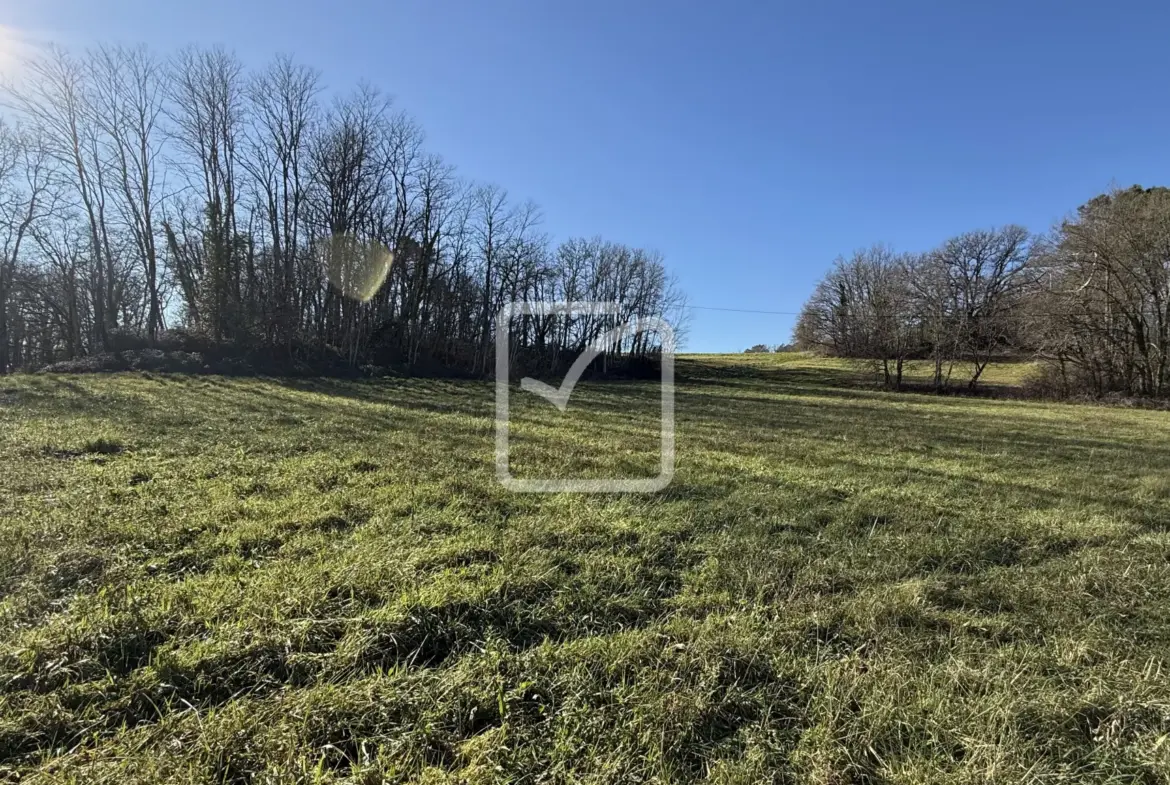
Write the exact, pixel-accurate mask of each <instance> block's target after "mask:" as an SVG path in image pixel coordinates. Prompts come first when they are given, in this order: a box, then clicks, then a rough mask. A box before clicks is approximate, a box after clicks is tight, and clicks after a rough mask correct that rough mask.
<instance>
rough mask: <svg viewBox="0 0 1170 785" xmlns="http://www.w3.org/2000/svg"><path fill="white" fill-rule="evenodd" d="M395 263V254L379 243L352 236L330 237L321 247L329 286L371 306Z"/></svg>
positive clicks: (338, 235)
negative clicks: (371, 301)
mask: <svg viewBox="0 0 1170 785" xmlns="http://www.w3.org/2000/svg"><path fill="white" fill-rule="evenodd" d="M393 263H394V254H393V253H391V252H390V249H388V248H387V247H386V246H384V245H382V244H381V243H379V242H365V241H362V240H359V239H357V238H356V237H353V236H352V235H348V234H337V235H334V236H333V237H330V238H329V239H328V240H326V241H325V242H324V243H322V247H321V264H322V266H323V267H324V268H325V275H326V277H327V278H328V279H329V283H331V284H333V287H334V288H335V289H337V290H338V291H339V292H341V293H342V294H343V295H345V296H346V297H349V298H350V299H352V300H357V301H359V302H363V303H368V302H369V301H370V300H372V299H373V297H374V295H376V294H377V293H378V290H379V289H381V288H382V284H384V283H385V282H386V276H387V275H389V274H390V267H391V265H392V264H393Z"/></svg>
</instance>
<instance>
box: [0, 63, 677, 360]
mask: <svg viewBox="0 0 1170 785" xmlns="http://www.w3.org/2000/svg"><path fill="white" fill-rule="evenodd" d="M3 105H4V110H5V111H4V116H3V117H0V373H5V372H10V371H14V370H20V369H31V368H36V367H39V366H43V365H45V364H49V363H53V362H56V361H60V360H68V359H72V358H78V357H86V356H92V355H100V354H102V353H107V352H111V351H114V350H118V349H121V348H126V347H156V346H176V345H179V346H187V347H190V346H198V347H205V348H208V349H209V350H217V349H220V350H230V349H236V350H241V351H242V350H248V351H251V352H252V353H253V354H257V353H259V354H263V355H265V356H268V357H278V358H284V359H286V360H288V361H290V362H292V361H306V362H311V361H312V360H313V358H321V357H328V358H332V359H333V360H336V361H339V362H343V363H345V364H347V365H350V366H360V365H378V366H395V367H401V368H406V369H413V370H425V369H436V368H445V369H451V370H456V371H460V372H465V373H473V374H487V373H489V372H490V369H491V368H492V367H493V362H494V354H493V353H494V346H495V333H496V330H497V329H500V328H501V325H497V324H496V315H497V314H498V313H499V311H500V309H501V308H502V306H503V305H504V304H505V303H507V302H509V301H518V300H569V301H608V302H618V303H620V304H621V308H622V313H621V314H618V315H606V316H604V317H603V316H590V315H589V314H583V315H574V316H571V317H570V316H565V315H559V316H558V315H547V316H539V315H537V316H531V317H525V319H524V320H522V323H519V324H517V325H513V328H514V329H513V330H512V332H511V335H512V345H513V349H512V351H513V353H514V355H515V356H517V357H523V358H526V360H527V361H529V362H537V363H540V364H542V365H543V364H547V365H548V366H549V368H550V369H552V368H554V367H556V366H557V365H558V364H560V363H561V361H562V358H563V357H565V356H568V355H569V354H571V353H573V352H576V351H579V350H580V349H581V348H583V347H584V346H586V345H587V344H589V343H590V342H592V341H594V340H596V339H597V338H598V337H599V336H601V335H603V334H605V332H606V331H607V329H608V328H609V327H611V326H612V323H614V322H617V321H618V320H619V319H624V320H629V319H630V318H633V317H637V316H650V315H664V316H666V317H667V318H668V319H670V320H672V321H676V322H678V321H681V316H682V315H683V310H682V306H683V296H682V294H681V292H680V290H679V288H678V286H677V285H676V283H675V281H674V279H673V277H672V276H671V275H670V274H669V272H668V271H667V269H666V267H665V264H664V262H663V259H662V258H661V257H660V256H659V255H658V254H656V253H654V252H651V251H646V250H643V249H639V248H631V247H628V246H626V245H623V244H620V243H615V242H609V241H605V240H602V239H599V238H593V239H571V240H568V241H565V242H562V243H560V244H554V243H553V242H552V241H551V240H550V238H549V237H548V236H547V235H546V234H545V233H543V232H542V231H541V229H540V225H541V213H540V210H539V209H538V208H537V207H536V206H535V205H534V204H532V203H531V202H523V201H517V200H516V199H514V198H513V197H512V196H511V195H509V194H508V193H507V191H505V190H504V189H503V188H501V187H498V186H494V185H483V184H476V183H472V182H468V181H466V180H464V179H462V178H461V177H459V175H458V174H457V172H456V170H455V169H454V167H453V166H452V165H451V164H449V163H448V162H446V161H445V160H444V159H443V158H441V157H440V156H439V155H437V154H435V153H433V152H430V151H428V150H427V149H426V147H425V145H424V137H423V133H422V130H421V128H420V127H419V126H418V124H417V123H416V122H415V121H414V120H412V119H411V118H410V117H409V116H408V115H407V114H405V113H404V112H402V111H400V110H398V109H397V108H396V107H395V106H394V105H393V104H392V102H391V101H390V100H389V99H388V98H387V97H386V96H385V95H384V94H383V93H381V92H380V91H379V90H377V89H376V88H373V87H370V86H359V87H356V88H354V89H352V90H350V91H348V92H344V93H337V94H335V95H333V96H332V97H327V95H326V91H325V89H324V83H323V81H322V76H321V74H320V73H319V72H318V71H316V70H315V69H313V68H311V67H309V66H306V65H303V64H300V63H297V62H296V61H294V60H293V59H291V58H288V57H277V58H275V59H274V60H273V61H272V62H271V63H270V64H268V65H267V66H266V67H264V68H261V69H259V70H256V71H249V70H247V69H245V68H244V66H243V65H242V64H241V62H240V61H239V60H238V59H237V58H236V57H235V56H234V55H233V54H231V53H229V52H227V51H224V50H222V49H216V48H189V49H185V50H183V51H181V52H178V53H177V54H175V55H173V56H168V57H163V56H159V55H157V54H155V53H154V52H152V51H150V50H149V49H147V48H146V47H119V46H102V47H98V48H96V49H94V50H91V51H86V52H84V53H80V54H74V53H70V52H69V51H66V50H64V49H60V48H51V49H48V50H46V51H45V52H43V53H41V54H38V55H37V56H35V57H33V58H32V59H30V60H29V61H28V62H26V63H25V64H24V65H23V67H22V69H21V72H20V76H19V80H18V81H15V82H13V83H10V84H7V85H5V86H4V91H3ZM176 336H179V338H180V339H181V340H177V339H176ZM660 348H661V347H660V341H659V340H658V339H656V338H655V337H654V336H636V335H629V336H624V337H623V338H622V339H621V340H619V341H617V342H611V344H610V345H609V346H608V347H607V351H606V357H607V359H608V360H609V361H611V362H620V361H622V360H623V359H624V360H639V359H647V358H651V359H652V358H653V357H654V356H655V354H656V353H657V352H658V351H659V350H660Z"/></svg>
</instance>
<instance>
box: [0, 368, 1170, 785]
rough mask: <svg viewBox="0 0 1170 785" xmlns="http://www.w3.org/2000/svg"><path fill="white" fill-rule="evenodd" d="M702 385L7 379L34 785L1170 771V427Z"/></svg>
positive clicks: (6, 496) (5, 719) (1010, 778)
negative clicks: (620, 482) (535, 488)
mask: <svg viewBox="0 0 1170 785" xmlns="http://www.w3.org/2000/svg"><path fill="white" fill-rule="evenodd" d="M995 373H999V374H1002V375H1003V378H1005V379H1010V378H1015V376H1018V375H1019V373H1020V371H1018V369H1012V368H1001V369H996V370H995ZM679 376H680V383H679V390H678V396H677V405H678V470H677V474H676V477H675V480H674V482H673V484H672V485H671V486H670V487H669V488H668V489H667V490H666V491H664V492H662V493H660V494H657V495H653V496H573V495H539V494H514V493H510V492H508V491H506V490H504V489H503V488H502V487H500V486H499V485H498V484H497V483H496V481H495V474H494V468H493V465H492V455H493V424H492V419H491V418H492V415H493V397H492V387H491V385H489V384H484V383H478V382H447V381H433V380H400V381H368V382H343V381H330V380H319V381H305V382H280V381H272V380H229V379H221V378H215V377H192V378H187V377H173V376H148V375H116V376H86V377H65V376H32V377H14V378H10V379H4V380H0V429H2V431H0V432H2V433H3V441H2V443H0V521H3V523H2V533H3V536H4V540H5V543H4V546H5V547H3V548H2V549H0V596H2V597H3V599H2V601H0V781H4V779H5V776H7V777H8V779H9V780H11V781H17V780H19V781H20V782H22V783H28V782H73V783H118V784H119V785H121V784H122V783H145V782H172V783H253V782H254V783H292V782H316V783H340V782H346V783H362V784H365V783H376V782H381V781H390V782H398V781H404V782H428V783H457V782H499V783H504V782H518V781H522V782H594V783H603V782H614V783H628V782H639V781H641V782H696V781H710V782H719V783H749V782H751V783H754V782H773V781H774V782H793V783H825V784H826V785H829V784H833V785H838V784H843V783H920V782H938V781H946V782H969V783H983V782H1028V781H1035V782H1117V783H1129V782H1164V781H1167V779H1168V778H1170V670H1168V669H1167V663H1166V658H1167V655H1168V652H1170V449H1168V447H1167V444H1168V437H1170V414H1166V413H1161V412H1151V411H1138V410H1121V409H1108V408H1098V407H1091V406H1084V405H1060V404H1039V403H1027V402H1018V401H1006V400H987V399H965V398H957V397H941V398H940V397H933V396H927V395H917V394H903V395H897V394H892V393H886V392H882V391H879V390H877V389H873V388H872V387H866V386H864V385H861V386H859V385H858V384H857V383H856V379H857V376H856V373H855V371H854V369H851V368H849V367H847V366H844V365H841V364H837V363H833V362H829V361H820V360H812V359H809V358H807V357H803V356H799V355H792V356H770V357H767V358H743V357H738V356H737V357H734V358H732V357H722V358H720V357H692V358H684V359H682V360H680V364H679ZM656 396H657V389H656V388H655V387H654V385H650V384H643V383H610V384H582V385H581V386H580V387H579V388H578V390H577V392H576V393H575V394H574V396H573V400H572V404H571V405H570V408H569V411H568V412H567V413H566V414H565V415H561V414H559V413H558V412H557V411H556V410H555V409H553V408H552V407H551V406H549V405H547V404H545V403H544V402H542V401H540V400H539V399H536V398H535V397H534V396H531V395H529V394H527V393H520V392H519V391H516V392H514V393H513V402H514V405H515V407H516V413H515V417H514V419H515V423H514V426H513V427H514V431H515V436H514V438H515V441H516V451H517V454H516V457H515V469H516V472H517V475H518V476H537V473H542V474H544V475H546V476H565V477H568V476H592V477H602V476H606V475H608V474H612V473H613V472H614V470H615V467H618V468H619V469H620V470H621V471H622V472H624V473H627V474H631V475H637V476H644V475H646V474H652V473H653V467H654V464H655V460H656V457H657V456H656V455H655V454H654V450H655V449H656V445H657V428H658V420H657V412H658V400H657V397H656Z"/></svg>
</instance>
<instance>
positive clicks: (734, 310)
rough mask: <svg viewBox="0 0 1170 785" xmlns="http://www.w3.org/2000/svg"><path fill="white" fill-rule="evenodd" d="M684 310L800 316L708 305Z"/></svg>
mask: <svg viewBox="0 0 1170 785" xmlns="http://www.w3.org/2000/svg"><path fill="white" fill-rule="evenodd" d="M683 307H684V308H692V309H694V310H696V311H728V312H730V313H766V314H771V315H773V316H800V314H799V313H797V312H796V311H756V310H752V309H750V308H715V307H713V306H709V305H684V306H683Z"/></svg>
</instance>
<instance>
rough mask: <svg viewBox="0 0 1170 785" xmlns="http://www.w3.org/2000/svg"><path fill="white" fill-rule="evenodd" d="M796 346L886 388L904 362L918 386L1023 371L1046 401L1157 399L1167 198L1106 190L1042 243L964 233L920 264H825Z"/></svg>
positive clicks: (1169, 357)
mask: <svg viewBox="0 0 1170 785" xmlns="http://www.w3.org/2000/svg"><path fill="white" fill-rule="evenodd" d="M794 337H795V340H796V342H797V343H798V345H799V346H800V347H801V348H803V349H806V350H814V351H818V352H823V353H826V354H831V355H834V356H839V357H851V358H860V359H865V360H869V361H872V362H873V363H875V364H876V365H877V367H878V368H879V369H880V372H881V374H882V376H883V378H884V380H885V382H886V383H887V384H888V385H890V386H891V387H895V388H901V387H902V386H903V370H904V367H905V364H906V362H907V361H908V360H911V359H920V360H921V359H928V360H930V361H931V365H932V367H933V375H932V386H933V387H934V388H935V389H938V390H941V389H943V388H946V387H948V386H951V385H952V371H953V370H954V369H955V367H956V366H958V365H962V366H964V367H965V368H966V369H967V370H968V371H969V373H966V374H963V378H964V379H965V381H964V382H961V383H965V384H966V386H968V387H970V388H972V389H973V388H975V387H976V386H977V385H978V383H979V379H980V377H981V375H982V374H983V371H984V369H985V368H986V367H987V365H988V363H989V362H991V361H992V360H994V359H999V358H1020V357H1027V358H1035V359H1037V360H1040V361H1041V362H1042V364H1043V368H1044V373H1043V377H1042V379H1041V380H1040V381H1041V383H1042V384H1043V386H1044V387H1045V389H1046V391H1048V392H1051V393H1055V394H1059V395H1066V396H1067V395H1093V396H1101V395H1106V394H1111V393H1117V394H1123V395H1127V396H1138V397H1166V396H1167V395H1168V394H1170V190H1168V189H1166V188H1161V187H1158V188H1142V187H1140V186H1134V187H1132V188H1128V189H1124V190H1122V189H1115V190H1113V191H1111V192H1109V193H1105V194H1102V195H1100V196H1098V197H1096V198H1094V199H1092V200H1091V201H1089V202H1088V203H1087V204H1085V205H1083V206H1081V207H1080V208H1078V209H1077V211H1076V213H1075V215H1072V216H1070V217H1069V218H1067V219H1066V220H1064V221H1062V222H1061V223H1060V225H1059V226H1057V227H1055V228H1054V229H1053V230H1051V231H1050V232H1048V233H1046V234H1031V233H1029V232H1028V231H1027V230H1026V229H1024V228H1022V227H1020V226H1006V227H1002V228H997V229H988V230H978V231H972V232H966V233H964V234H961V235H959V236H957V237H953V238H951V239H949V240H947V241H945V242H944V243H942V244H941V245H940V246H938V247H937V248H934V249H932V250H930V251H927V252H924V253H896V252H894V251H893V250H892V249H890V248H888V247H886V246H881V245H877V246H873V247H871V248H867V249H863V250H859V251H857V252H855V253H853V254H852V255H851V256H850V257H848V258H839V259H837V260H836V262H835V263H834V264H833V267H832V268H831V269H830V270H829V272H828V273H827V274H826V275H825V277H824V278H823V279H822V280H821V281H820V283H819V284H818V285H817V287H816V289H815V290H814V292H813V294H812V296H811V297H810V298H809V300H808V301H807V302H806V303H805V305H804V307H803V309H802V311H801V314H800V316H799V318H798V320H797V324H796V328H795V330H794Z"/></svg>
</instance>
